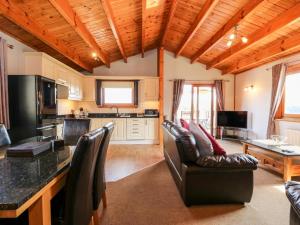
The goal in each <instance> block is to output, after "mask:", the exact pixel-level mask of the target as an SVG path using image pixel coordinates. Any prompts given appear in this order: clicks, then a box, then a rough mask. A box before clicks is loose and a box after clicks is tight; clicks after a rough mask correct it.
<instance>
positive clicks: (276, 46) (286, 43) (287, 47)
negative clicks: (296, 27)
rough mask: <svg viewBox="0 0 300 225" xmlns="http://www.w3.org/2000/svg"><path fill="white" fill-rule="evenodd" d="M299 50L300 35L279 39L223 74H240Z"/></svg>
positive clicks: (230, 67) (241, 60) (235, 64)
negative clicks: (274, 58)
mask: <svg viewBox="0 0 300 225" xmlns="http://www.w3.org/2000/svg"><path fill="white" fill-rule="evenodd" d="M297 49H299V51H300V33H298V34H296V35H293V36H289V37H285V38H283V39H278V40H276V41H274V42H273V43H271V44H270V45H269V46H268V47H266V48H260V49H259V50H257V51H256V52H255V53H254V54H251V55H250V56H249V57H245V58H242V59H240V60H238V61H237V62H236V63H234V64H233V65H231V66H229V67H228V68H227V69H225V70H223V71H222V74H229V73H238V72H239V71H244V70H246V69H250V68H253V67H255V66H257V65H260V64H261V63H262V62H265V61H267V60H270V59H272V58H273V57H277V56H278V57H280V56H281V55H284V54H286V53H287V52H290V51H293V50H297Z"/></svg>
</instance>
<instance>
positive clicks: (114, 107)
mask: <svg viewBox="0 0 300 225" xmlns="http://www.w3.org/2000/svg"><path fill="white" fill-rule="evenodd" d="M111 109H117V117H118V116H119V108H118V107H117V106H113V107H111Z"/></svg>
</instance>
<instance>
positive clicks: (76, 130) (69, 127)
mask: <svg viewBox="0 0 300 225" xmlns="http://www.w3.org/2000/svg"><path fill="white" fill-rule="evenodd" d="M90 123H91V120H90V119H64V126H63V139H64V143H65V145H76V144H77V142H78V140H79V138H80V136H81V135H84V134H86V133H88V132H89V131H90Z"/></svg>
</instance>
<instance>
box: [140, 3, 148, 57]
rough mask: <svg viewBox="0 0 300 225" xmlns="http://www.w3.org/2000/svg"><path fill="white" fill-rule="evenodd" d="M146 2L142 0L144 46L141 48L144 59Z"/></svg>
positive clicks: (142, 41)
mask: <svg viewBox="0 0 300 225" xmlns="http://www.w3.org/2000/svg"><path fill="white" fill-rule="evenodd" d="M146 4H147V2H146V0H142V40H141V43H142V46H141V52H142V58H144V55H145V29H146V28H145V22H146Z"/></svg>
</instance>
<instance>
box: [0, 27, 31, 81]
mask: <svg viewBox="0 0 300 225" xmlns="http://www.w3.org/2000/svg"><path fill="white" fill-rule="evenodd" d="M0 36H1V37H2V38H4V39H5V40H6V42H7V44H10V45H13V46H14V48H13V49H10V48H7V73H8V74H13V75H19V74H22V73H23V74H24V55H23V52H24V51H27V52H32V51H35V50H34V49H32V48H30V47H29V46H27V45H24V44H23V43H21V42H19V41H17V40H16V39H14V38H12V37H10V36H8V35H7V34H5V33H3V32H0Z"/></svg>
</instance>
